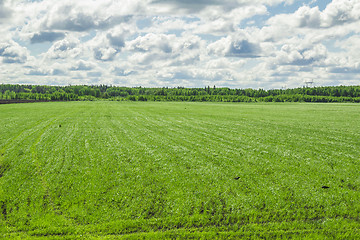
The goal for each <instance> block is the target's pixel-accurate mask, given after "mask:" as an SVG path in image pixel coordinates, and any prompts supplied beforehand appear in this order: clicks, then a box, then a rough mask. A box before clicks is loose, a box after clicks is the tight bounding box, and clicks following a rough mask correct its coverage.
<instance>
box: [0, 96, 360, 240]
mask: <svg viewBox="0 0 360 240" xmlns="http://www.w3.org/2000/svg"><path fill="white" fill-rule="evenodd" d="M359 119H360V105H356V104H300V103H291V104H286V103H282V104H225V103H222V104H219V103H176V102H171V103H165V102H159V103H157V102H151V103H150V102H147V103H139V102H121V103H118V102H67V103H34V104H14V105H0V126H1V127H0V219H1V220H0V238H5V239H7V238H8V239H24V238H34V239H45V238H46V239H47V238H53V239H74V238H79V239H97V238H103V239H117V238H125V239H142V238H146V239H153V238H161V239H162V238H183V239H191V238H194V239H198V238H203V239H209V238H230V239H231V238H233V239H236V238H266V239H268V238H283V239H288V238H294V239H303V238H305V237H307V238H314V239H316V238H322V239H324V238H325V239H334V238H336V239H358V238H360V232H359V228H360V219H359V213H360V193H359V191H360V120H359ZM322 186H328V187H329V188H328V189H324V188H322Z"/></svg>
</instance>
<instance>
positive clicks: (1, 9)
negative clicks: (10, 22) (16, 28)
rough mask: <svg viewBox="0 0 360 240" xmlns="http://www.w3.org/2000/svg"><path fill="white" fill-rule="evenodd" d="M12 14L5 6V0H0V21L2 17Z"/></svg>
mask: <svg viewBox="0 0 360 240" xmlns="http://www.w3.org/2000/svg"><path fill="white" fill-rule="evenodd" d="M11 14H12V10H11V9H9V8H8V7H7V6H6V1H5V0H0V23H1V22H2V19H6V18H9V17H10V16H11Z"/></svg>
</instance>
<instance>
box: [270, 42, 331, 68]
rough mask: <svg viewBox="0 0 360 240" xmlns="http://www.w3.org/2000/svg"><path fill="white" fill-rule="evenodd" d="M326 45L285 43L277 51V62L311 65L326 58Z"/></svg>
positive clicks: (281, 63)
mask: <svg viewBox="0 0 360 240" xmlns="http://www.w3.org/2000/svg"><path fill="white" fill-rule="evenodd" d="M326 57H327V50H326V47H325V46H324V45H322V44H317V45H314V46H301V45H300V46H295V45H288V44H286V45H284V46H282V48H281V51H280V52H278V53H277V56H276V60H275V63H277V64H280V65H298V66H303V65H310V64H314V63H317V62H319V61H321V60H325V58H326Z"/></svg>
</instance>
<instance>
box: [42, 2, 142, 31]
mask: <svg viewBox="0 0 360 240" xmlns="http://www.w3.org/2000/svg"><path fill="white" fill-rule="evenodd" d="M140 6H141V2H140V1H129V0H127V1H110V0H104V1H94V0H90V1H59V2H56V3H55V4H54V2H52V4H51V5H49V6H48V7H49V8H50V9H48V11H46V14H44V15H43V16H42V17H40V18H39V19H37V20H36V25H37V26H39V28H41V29H45V30H66V31H75V32H84V31H88V30H91V29H108V28H110V27H113V26H115V25H117V24H120V23H123V22H129V21H130V20H131V19H132V16H133V14H134V13H136V12H137V11H139V10H140V8H141V7H140Z"/></svg>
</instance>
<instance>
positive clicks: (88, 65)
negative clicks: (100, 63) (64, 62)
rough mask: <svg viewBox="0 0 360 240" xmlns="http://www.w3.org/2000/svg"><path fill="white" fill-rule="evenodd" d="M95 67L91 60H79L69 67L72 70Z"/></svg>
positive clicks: (86, 69) (87, 69) (85, 69)
mask: <svg viewBox="0 0 360 240" xmlns="http://www.w3.org/2000/svg"><path fill="white" fill-rule="evenodd" d="M94 68H95V65H94V64H93V63H91V62H86V61H84V60H79V61H77V62H76V63H75V64H74V65H73V66H71V67H70V68H69V70H71V71H89V70H92V69H94Z"/></svg>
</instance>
